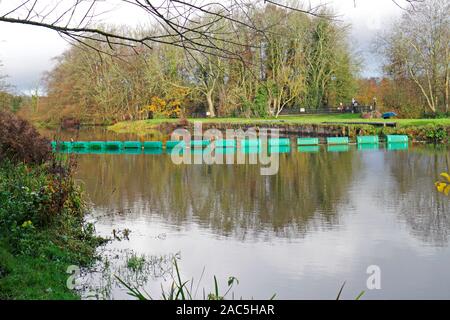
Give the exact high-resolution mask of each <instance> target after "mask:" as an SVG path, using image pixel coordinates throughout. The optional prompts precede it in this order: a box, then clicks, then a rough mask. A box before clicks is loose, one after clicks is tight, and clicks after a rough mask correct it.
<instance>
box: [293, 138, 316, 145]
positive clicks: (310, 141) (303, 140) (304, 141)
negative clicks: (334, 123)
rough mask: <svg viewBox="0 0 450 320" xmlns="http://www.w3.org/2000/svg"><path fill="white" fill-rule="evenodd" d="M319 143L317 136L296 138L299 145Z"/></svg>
mask: <svg viewBox="0 0 450 320" xmlns="http://www.w3.org/2000/svg"><path fill="white" fill-rule="evenodd" d="M318 144H319V138H297V145H299V146H316V145H318Z"/></svg>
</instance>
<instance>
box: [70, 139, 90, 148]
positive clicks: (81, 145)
mask: <svg viewBox="0 0 450 320" xmlns="http://www.w3.org/2000/svg"><path fill="white" fill-rule="evenodd" d="M87 146H88V142H85V141H75V142H72V148H73V149H85V148H87Z"/></svg>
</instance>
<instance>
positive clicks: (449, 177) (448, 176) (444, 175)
mask: <svg viewBox="0 0 450 320" xmlns="http://www.w3.org/2000/svg"><path fill="white" fill-rule="evenodd" d="M441 177H444V178H445V179H447V181H448V182H450V175H449V174H448V173H446V172H442V173H441Z"/></svg>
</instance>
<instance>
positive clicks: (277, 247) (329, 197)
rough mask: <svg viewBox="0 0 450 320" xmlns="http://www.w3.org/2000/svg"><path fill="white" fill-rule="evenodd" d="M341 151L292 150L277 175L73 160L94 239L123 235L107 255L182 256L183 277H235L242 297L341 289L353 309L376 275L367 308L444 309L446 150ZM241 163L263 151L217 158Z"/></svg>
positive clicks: (153, 161)
mask: <svg viewBox="0 0 450 320" xmlns="http://www.w3.org/2000/svg"><path fill="white" fill-rule="evenodd" d="M118 140H123V139H118ZM344 147H345V148H344V149H341V147H339V148H338V150H336V151H337V152H329V151H328V146H321V147H315V146H313V147H308V146H305V147H299V148H297V149H296V148H291V150H289V152H287V153H280V154H279V156H280V171H279V173H278V174H277V175H274V176H261V175H260V167H259V166H258V165H251V164H248V163H247V164H242V165H226V164H223V165H221V164H217V165H175V164H173V163H172V161H171V159H170V155H168V154H167V153H166V152H162V153H160V152H156V154H144V153H141V154H136V155H133V154H80V155H78V156H77V157H78V159H79V167H78V173H77V177H78V179H79V181H80V182H81V183H83V184H84V186H85V189H86V191H87V193H88V195H89V196H90V198H91V200H92V203H93V207H94V213H93V217H94V218H95V219H96V220H97V228H98V230H99V231H100V232H103V233H106V234H107V235H108V234H109V235H110V234H111V231H112V229H114V228H116V229H117V228H121V229H123V228H129V229H131V236H130V240H129V241H121V242H119V243H117V242H114V243H111V244H110V246H109V248H113V249H119V250H126V249H131V250H135V251H136V252H137V253H138V254H146V255H150V256H155V257H157V256H159V255H163V256H164V255H170V254H174V253H178V252H179V253H180V263H181V264H182V266H183V270H186V274H185V276H186V277H187V278H189V277H191V276H194V277H199V276H200V274H201V272H202V269H203V267H207V271H206V273H207V274H206V275H205V278H206V279H211V278H212V276H213V275H217V277H218V279H227V277H228V276H237V277H238V278H239V279H240V282H241V285H240V286H239V290H240V291H238V294H239V295H240V296H244V297H255V298H263V299H266V298H267V297H270V296H271V295H272V294H273V293H277V297H279V298H295V299H298V298H309V299H311V298H331V299H333V298H335V296H336V292H337V290H338V288H339V286H340V285H341V284H342V282H343V281H347V284H348V286H347V287H346V290H347V291H346V292H348V295H345V294H344V298H349V299H352V298H354V297H355V296H356V294H357V293H359V292H360V291H361V290H364V289H365V283H366V279H367V274H366V268H367V266H369V265H372V264H376V265H379V266H380V267H381V269H382V274H383V280H382V281H383V282H382V283H383V284H382V288H383V290H380V291H377V290H372V291H370V292H367V293H366V295H365V297H364V298H365V299H376V298H380V299H389V298H450V292H449V290H448V287H449V286H450V275H449V274H448V272H447V269H446V268H447V266H448V264H449V263H450V248H449V246H448V244H449V241H450V239H449V233H450V218H449V216H450V201H449V198H448V197H445V196H444V195H442V194H440V193H438V192H437V191H436V188H435V186H434V182H435V181H436V179H437V178H438V176H439V174H440V173H441V172H444V171H446V172H448V171H450V170H449V169H450V154H449V152H448V149H446V148H440V149H439V148H435V147H432V146H430V147H417V146H413V145H409V146H408V148H407V149H402V148H400V150H399V149H397V150H393V149H392V148H389V147H388V146H385V145H384V144H380V145H376V146H372V145H371V146H370V147H369V146H367V148H366V147H365V146H364V147H356V146H344ZM401 149H402V150H401ZM199 150H200V151H198V152H205V150H201V149H199ZM221 151H222V152H221ZM330 151H332V150H330ZM190 152H191V153H192V151H190ZM193 152H194V153H195V152H197V151H193ZM239 152H244V153H245V155H246V156H247V157H250V156H252V155H255V154H258V153H260V152H261V148H247V149H242V150H241V149H240V148H224V150H219V152H217V153H218V154H222V155H223V156H224V157H225V156H228V155H230V154H231V155H232V156H236V155H237V153H239ZM111 261H112V260H111ZM117 265H118V266H119V267H120V266H122V265H123V263H122V264H121V263H117ZM209 271H210V273H209V274H208V272H209ZM124 276H125V275H124ZM158 279H159V278H157V277H152V276H151V277H150V278H149V280H150V281H155V282H154V283H153V284H149V287H148V288H150V289H152V290H153V291H150V292H155V290H159V289H160V283H159V282H158V281H159V280H158ZM411 279H414V281H411ZM223 285H226V284H223ZM112 290H113V291H114V289H112ZM156 292H157V291H156ZM113 296H114V297H121V298H124V297H126V293H125V292H124V291H119V292H113Z"/></svg>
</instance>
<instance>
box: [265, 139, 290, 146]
mask: <svg viewBox="0 0 450 320" xmlns="http://www.w3.org/2000/svg"><path fill="white" fill-rule="evenodd" d="M268 144H269V146H272V147H273V146H290V145H291V141H290V140H289V138H279V139H269V141H268Z"/></svg>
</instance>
